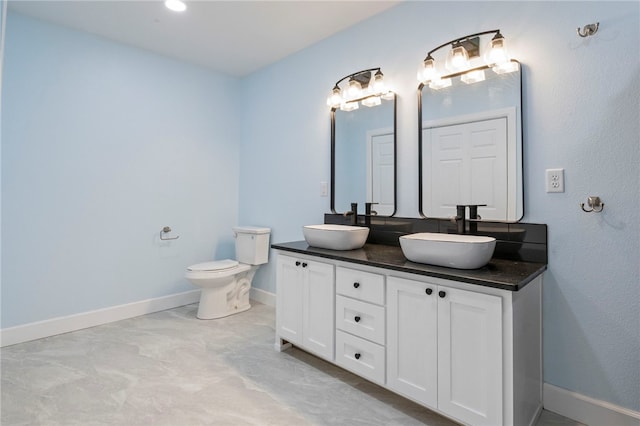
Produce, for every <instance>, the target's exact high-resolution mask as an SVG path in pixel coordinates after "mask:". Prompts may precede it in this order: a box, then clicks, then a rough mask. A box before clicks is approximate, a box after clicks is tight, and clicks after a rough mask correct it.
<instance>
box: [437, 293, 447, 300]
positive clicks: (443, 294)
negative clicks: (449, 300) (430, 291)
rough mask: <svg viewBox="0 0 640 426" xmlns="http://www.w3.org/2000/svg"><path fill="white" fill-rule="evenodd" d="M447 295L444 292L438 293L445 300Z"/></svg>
mask: <svg viewBox="0 0 640 426" xmlns="http://www.w3.org/2000/svg"><path fill="white" fill-rule="evenodd" d="M446 295H447V293H445V292H444V291H440V292H438V296H440V297H442V298H443V299H444V297H445V296H446Z"/></svg>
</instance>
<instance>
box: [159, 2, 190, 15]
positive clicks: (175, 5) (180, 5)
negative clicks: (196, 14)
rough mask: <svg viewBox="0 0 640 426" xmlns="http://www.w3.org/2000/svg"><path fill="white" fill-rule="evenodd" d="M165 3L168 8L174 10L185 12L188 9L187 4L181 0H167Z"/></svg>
mask: <svg viewBox="0 0 640 426" xmlns="http://www.w3.org/2000/svg"><path fill="white" fill-rule="evenodd" d="M164 5H165V6H166V7H167V9H170V10H173V11H174V12H184V11H185V10H187V5H186V4H184V2H183V1H181V0H166V1H165V2H164Z"/></svg>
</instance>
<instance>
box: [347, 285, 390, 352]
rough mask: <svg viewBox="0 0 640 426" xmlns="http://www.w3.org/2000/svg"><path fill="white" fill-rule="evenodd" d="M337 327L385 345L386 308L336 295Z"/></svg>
mask: <svg viewBox="0 0 640 426" xmlns="http://www.w3.org/2000/svg"><path fill="white" fill-rule="evenodd" d="M336 328H339V329H340V330H343V331H347V332H349V333H351V334H355V335H356V336H358V337H362V338H364V339H368V340H371V341H373V342H375V343H379V344H381V345H384V343H385V339H384V337H385V326H384V308H383V307H382V306H377V305H372V304H371V303H365V302H361V301H359V300H354V299H349V298H348V297H344V296H336Z"/></svg>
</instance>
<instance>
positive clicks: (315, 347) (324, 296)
mask: <svg viewBox="0 0 640 426" xmlns="http://www.w3.org/2000/svg"><path fill="white" fill-rule="evenodd" d="M305 265H306V266H305ZM301 266H302V271H303V275H304V277H305V282H304V290H303V309H302V310H303V315H304V317H303V321H302V327H303V330H302V346H304V347H305V348H307V349H309V350H310V351H312V352H314V353H316V354H317V355H319V356H322V357H324V358H326V359H329V360H333V349H334V343H333V342H334V331H335V325H334V318H335V311H334V306H335V305H334V294H335V285H334V283H335V280H334V275H333V265H329V264H326V263H320V262H312V261H307V260H303V261H302V265H301Z"/></svg>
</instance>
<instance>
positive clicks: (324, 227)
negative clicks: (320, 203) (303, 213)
mask: <svg viewBox="0 0 640 426" xmlns="http://www.w3.org/2000/svg"><path fill="white" fill-rule="evenodd" d="M303 228H306V229H314V230H320V231H331V232H334V231H348V232H358V231H359V232H364V230H365V229H366V230H367V232H368V231H369V228H368V227H366V226H354V225H339V224H333V223H324V224H319V225H304V226H303Z"/></svg>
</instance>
